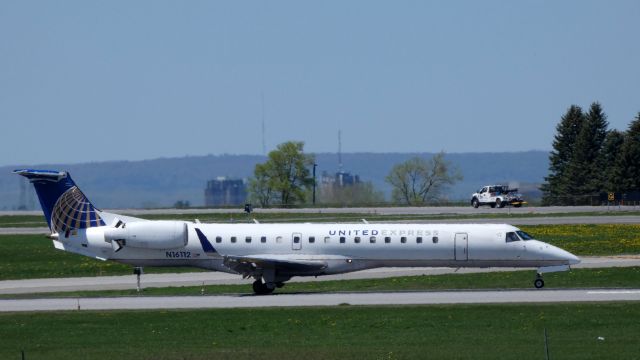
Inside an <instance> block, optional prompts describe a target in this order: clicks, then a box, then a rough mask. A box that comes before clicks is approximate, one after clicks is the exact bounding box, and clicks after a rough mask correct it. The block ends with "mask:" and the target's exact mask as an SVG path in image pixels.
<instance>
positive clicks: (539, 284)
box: [533, 273, 544, 289]
mask: <svg viewBox="0 0 640 360" xmlns="http://www.w3.org/2000/svg"><path fill="white" fill-rule="evenodd" d="M533 286H535V287H536V289H542V288H543V287H544V280H542V275H540V273H537V274H536V279H535V280H534V281H533Z"/></svg>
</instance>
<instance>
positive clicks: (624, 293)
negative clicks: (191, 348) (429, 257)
mask: <svg viewBox="0 0 640 360" xmlns="http://www.w3.org/2000/svg"><path fill="white" fill-rule="evenodd" d="M609 301H640V289H629V290H598V289H580V290H512V291H433V292H432V291H426V292H374V293H331V294H276V295H268V296H257V295H234V296H228V295H220V296H175V297H174V296H158V297H151V296H144V297H112V298H79V299H73V298H65V299H60V298H58V299H32V300H0V312H19V311H61V310H75V311H83V310H140V309H147V310H154V309H155V310H158V309H219V308H263V307H293V306H296V307H298V306H338V305H342V306H345V305H435V304H507V303H552V302H553V303H558V302H609Z"/></svg>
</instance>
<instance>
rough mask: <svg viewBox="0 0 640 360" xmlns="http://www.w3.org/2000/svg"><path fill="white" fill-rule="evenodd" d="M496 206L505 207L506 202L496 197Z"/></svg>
mask: <svg viewBox="0 0 640 360" xmlns="http://www.w3.org/2000/svg"><path fill="white" fill-rule="evenodd" d="M496 206H497V207H499V208H501V209H502V208H503V207H504V202H503V201H502V200H500V199H496Z"/></svg>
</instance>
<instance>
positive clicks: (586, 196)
mask: <svg viewBox="0 0 640 360" xmlns="http://www.w3.org/2000/svg"><path fill="white" fill-rule="evenodd" d="M608 127H609V123H608V122H607V116H606V114H605V113H604V111H603V109H602V106H601V105H600V104H599V103H597V102H595V103H593V104H591V106H590V107H589V110H588V111H587V112H586V113H585V112H584V111H583V110H582V109H581V108H580V107H579V106H577V105H571V106H570V107H569V109H568V110H567V112H566V113H565V114H564V116H562V118H561V120H560V123H559V124H558V125H557V127H556V135H555V137H554V141H553V150H552V151H551V154H550V155H549V175H548V176H547V177H546V178H545V183H544V184H543V185H542V187H541V190H542V192H543V197H542V203H543V205H591V204H593V199H594V198H595V197H598V196H599V195H600V194H602V193H608V192H614V193H619V194H620V193H627V194H628V193H634V192H637V191H638V190H640V112H639V113H638V115H637V116H636V118H635V119H634V120H633V121H632V122H631V123H630V124H629V128H628V129H627V131H624V132H621V131H618V130H615V129H609V128H608Z"/></svg>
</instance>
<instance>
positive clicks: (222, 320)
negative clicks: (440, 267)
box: [0, 303, 640, 360]
mask: <svg viewBox="0 0 640 360" xmlns="http://www.w3.org/2000/svg"><path fill="white" fill-rule="evenodd" d="M639 318H640V303H603V304H559V305H553V304H537V305H526V304H520V305H455V306H403V307H356V306H341V307H332V308H277V309H275V308H273V309H270V308H266V309H221V310H195V311H191V310H190V311H178V310H176V311H111V312H88V311H78V312H57V313H26V314H25V313H3V314H0V339H2V341H0V358H2V359H20V351H21V350H24V351H25V355H26V356H25V357H26V359H109V360H112V359H234V360H237V359H301V358H302V359H307V360H311V359H518V360H523V359H544V358H545V347H544V329H545V328H546V330H547V334H548V347H549V354H550V358H551V359H587V358H588V359H637V358H638V356H639V354H640V342H638V338H637V336H638V334H639V333H640V322H639V321H638V319H639Z"/></svg>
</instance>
